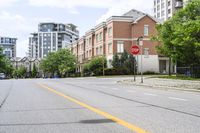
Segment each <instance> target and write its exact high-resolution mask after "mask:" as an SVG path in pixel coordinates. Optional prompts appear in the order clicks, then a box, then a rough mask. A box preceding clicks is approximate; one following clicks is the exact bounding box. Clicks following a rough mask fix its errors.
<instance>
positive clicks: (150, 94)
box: [144, 93, 157, 96]
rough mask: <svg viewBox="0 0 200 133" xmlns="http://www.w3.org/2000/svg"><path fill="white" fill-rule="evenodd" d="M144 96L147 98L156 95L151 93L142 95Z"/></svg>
mask: <svg viewBox="0 0 200 133" xmlns="http://www.w3.org/2000/svg"><path fill="white" fill-rule="evenodd" d="M144 95H147V96H157V95H156V94H152V93H144Z"/></svg>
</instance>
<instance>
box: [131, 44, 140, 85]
mask: <svg viewBox="0 0 200 133" xmlns="http://www.w3.org/2000/svg"><path fill="white" fill-rule="evenodd" d="M139 52H140V48H139V47H138V46H137V45H133V46H132V47H131V54H132V55H133V56H134V55H138V54H139ZM134 59H135V58H134ZM135 73H136V61H135V60H134V81H136V78H135Z"/></svg>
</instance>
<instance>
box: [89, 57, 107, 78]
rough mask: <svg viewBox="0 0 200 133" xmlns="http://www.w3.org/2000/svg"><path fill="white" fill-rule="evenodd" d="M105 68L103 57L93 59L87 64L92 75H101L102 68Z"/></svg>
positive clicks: (105, 62)
mask: <svg viewBox="0 0 200 133" xmlns="http://www.w3.org/2000/svg"><path fill="white" fill-rule="evenodd" d="M106 67H107V61H106V58H105V57H95V58H93V59H92V60H91V61H90V62H89V70H90V71H91V72H92V73H93V74H94V75H102V74H103V68H106Z"/></svg>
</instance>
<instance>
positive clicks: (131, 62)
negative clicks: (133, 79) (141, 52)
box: [124, 54, 136, 74]
mask: <svg viewBox="0 0 200 133" xmlns="http://www.w3.org/2000/svg"><path fill="white" fill-rule="evenodd" d="M124 67H125V68H126V69H127V72H128V73H129V74H135V72H134V70H135V69H136V68H135V67H136V60H135V57H134V56H133V55H131V54H128V58H127V59H126V61H125V62H124Z"/></svg>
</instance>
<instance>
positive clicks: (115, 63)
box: [112, 54, 120, 68]
mask: <svg viewBox="0 0 200 133" xmlns="http://www.w3.org/2000/svg"><path fill="white" fill-rule="evenodd" d="M112 66H113V67H114V68H119V67H120V60H119V56H118V54H115V55H114V56H113V61H112Z"/></svg>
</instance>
